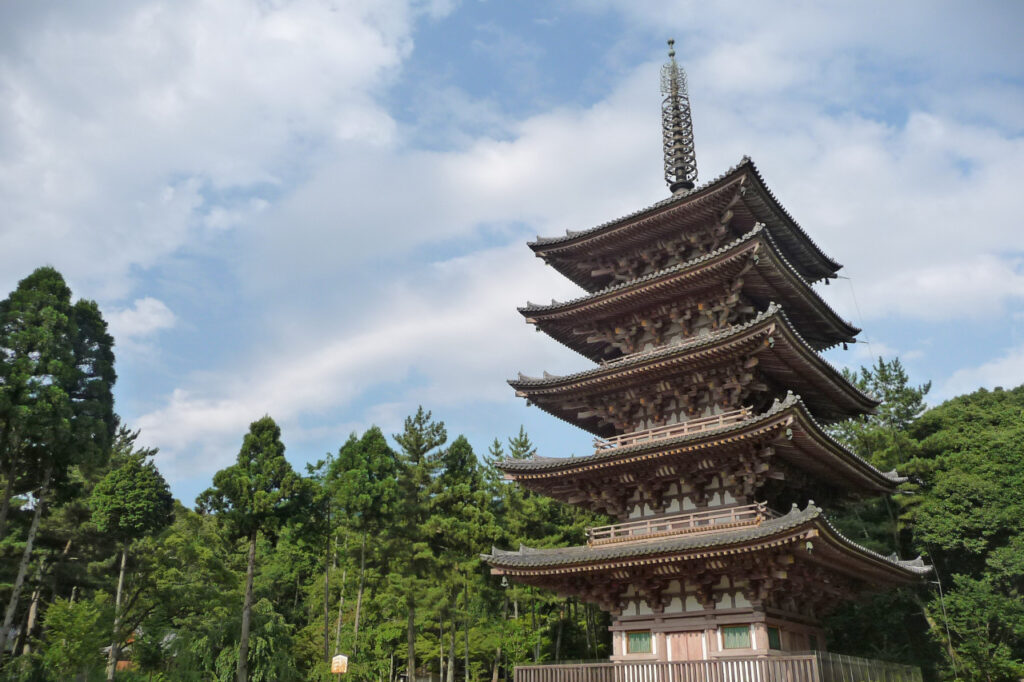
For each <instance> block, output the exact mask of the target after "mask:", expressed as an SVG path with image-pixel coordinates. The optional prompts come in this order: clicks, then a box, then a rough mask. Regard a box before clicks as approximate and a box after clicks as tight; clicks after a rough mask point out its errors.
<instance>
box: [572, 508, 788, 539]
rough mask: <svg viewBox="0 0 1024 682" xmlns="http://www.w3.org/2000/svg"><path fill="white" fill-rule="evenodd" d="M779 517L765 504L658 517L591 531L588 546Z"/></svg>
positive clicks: (708, 529)
mask: <svg viewBox="0 0 1024 682" xmlns="http://www.w3.org/2000/svg"><path fill="white" fill-rule="evenodd" d="M775 516H777V514H776V513H775V512H773V511H771V510H770V509H768V507H767V506H766V504H765V503H764V502H755V503H754V504H744V505H737V506H734V507H723V508H715V509H706V510H702V511H698V512H687V513H683V514H672V515H669V516H657V517H654V518H649V519H637V520H636V521H626V522H624V523H615V524H612V525H610V526H595V527H594V528H588V529H587V543H588V544H590V545H604V544H608V543H609V542H625V541H628V540H639V539H647V538H654V537H662V536H665V535H679V534H684V533H685V534H694V533H709V532H718V531H722V530H726V529H728V528H738V527H740V526H756V525H759V524H760V523H761V522H762V521H764V520H765V519H769V518H774V517H775Z"/></svg>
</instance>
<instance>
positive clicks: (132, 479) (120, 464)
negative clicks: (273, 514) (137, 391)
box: [90, 428, 174, 680]
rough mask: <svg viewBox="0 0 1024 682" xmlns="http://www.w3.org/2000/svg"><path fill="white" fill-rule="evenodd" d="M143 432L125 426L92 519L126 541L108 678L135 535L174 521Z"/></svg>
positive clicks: (170, 502)
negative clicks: (140, 441)
mask: <svg viewBox="0 0 1024 682" xmlns="http://www.w3.org/2000/svg"><path fill="white" fill-rule="evenodd" d="M138 435H139V433H138V431H135V432H131V431H128V430H127V429H124V428H122V429H121V431H119V433H118V440H117V443H116V446H115V451H116V453H117V454H116V458H117V459H116V460H115V468H113V469H112V470H111V471H110V472H109V473H108V474H107V475H106V476H105V477H104V478H103V479H102V480H100V482H99V483H98V484H97V485H96V487H95V488H94V489H93V492H92V498H91V500H90V506H91V507H92V518H93V523H95V524H96V527H97V528H98V529H99V531H100V532H101V533H107V534H109V535H110V536H112V537H114V538H116V539H117V541H118V542H119V543H120V545H121V566H120V569H119V571H118V578H117V592H116V597H115V599H114V626H113V636H112V640H111V645H110V655H109V656H108V658H107V679H108V680H113V679H114V670H115V667H116V665H117V656H118V651H119V650H120V643H121V641H122V639H123V638H124V633H122V632H121V631H120V630H121V615H122V613H121V598H122V593H123V590H124V576H125V566H126V565H127V562H128V551H129V549H130V547H131V543H132V541H133V540H135V539H137V538H140V537H142V536H144V535H148V534H150V533H153V532H155V531H157V530H160V529H162V528H164V527H166V526H167V525H168V524H170V522H171V520H172V518H173V516H172V514H173V512H174V500H173V498H172V497H171V491H170V489H169V488H168V486H167V481H165V480H164V477H163V476H161V475H160V472H159V471H158V470H157V468H156V465H155V464H154V463H153V461H152V459H150V458H151V457H153V455H155V454H156V450H154V449H136V448H135V439H136V438H137V437H138Z"/></svg>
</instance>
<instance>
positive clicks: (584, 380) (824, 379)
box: [508, 303, 878, 435]
mask: <svg viewBox="0 0 1024 682" xmlns="http://www.w3.org/2000/svg"><path fill="white" fill-rule="evenodd" d="M743 354H749V355H754V354H756V355H757V356H758V358H759V364H760V366H761V368H762V369H764V371H765V372H766V373H767V374H768V375H770V376H775V377H776V378H777V379H778V380H779V381H780V383H781V384H782V385H783V386H784V387H786V388H788V389H791V390H793V391H795V392H798V393H800V394H801V395H802V396H803V399H804V401H805V402H806V403H807V405H808V407H810V409H811V411H812V412H813V413H814V415H815V416H816V417H817V418H818V419H822V420H825V421H837V420H839V419H846V418H848V417H852V416H856V415H860V414H864V413H868V412H871V411H872V410H874V408H875V407H876V406H877V405H878V401H877V400H875V399H874V398H872V397H871V396H868V395H866V394H865V393H862V392H861V391H860V390H859V389H857V388H856V387H855V386H853V385H852V384H850V382H849V381H847V380H846V379H845V378H844V377H843V375H842V374H841V373H840V372H839V371H837V370H836V369H835V367H833V366H832V365H831V364H830V363H829V362H828V361H827V360H825V359H824V358H823V357H821V355H819V354H818V353H817V352H816V351H815V350H814V348H813V347H811V346H810V344H808V343H807V342H806V341H805V340H804V339H803V338H802V337H801V336H800V334H799V333H798V332H797V331H796V330H795V329H794V328H793V325H792V324H790V322H789V320H788V319H787V317H786V315H785V313H784V312H783V310H782V307H781V306H779V305H777V304H775V303H772V304H770V305H769V306H768V309H767V310H765V311H764V312H762V313H761V314H759V315H757V316H756V317H755V318H753V319H752V320H750V321H749V322H747V323H745V324H742V325H735V326H732V327H728V328H726V329H722V330H719V331H716V332H711V333H709V334H706V335H704V336H698V337H691V338H689V339H686V340H684V341H681V342H679V343H673V344H668V345H665V346H660V347H658V348H656V349H654V350H649V351H642V352H639V353H632V354H630V355H626V356H623V357H621V358H617V359H615V360H612V361H610V362H606V363H603V364H601V365H599V366H597V367H594V368H591V369H588V370H585V371H582V372H576V373H574V374H569V375H565V376H556V375H552V374H548V373H547V372H545V373H544V376H543V377H529V376H526V375H524V374H522V373H520V375H519V378H518V379H512V380H510V381H509V382H508V383H509V385H510V386H512V387H513V388H514V389H516V393H517V395H520V396H521V397H526V398H529V399H530V400H532V401H533V402H534V403H536V404H537V405H538V406H540V407H541V409H543V410H545V411H546V412H549V413H551V414H553V415H555V416H556V417H559V418H560V419H563V420H565V421H567V422H569V423H571V424H576V425H577V426H579V427H581V428H583V429H586V430H588V431H591V432H592V433H597V434H598V435H603V434H600V433H598V429H599V427H598V426H597V425H596V424H594V423H590V422H588V421H587V420H585V419H578V418H577V417H576V414H575V412H576V410H575V409H567V408H565V407H563V406H562V404H561V403H564V402H565V398H567V397H569V396H572V395H579V394H584V395H586V394H592V393H609V392H612V391H615V390H620V389H622V388H627V387H630V386H635V385H638V384H645V383H650V382H651V381H655V380H659V379H663V378H665V377H666V376H672V375H679V374H681V373H685V372H688V371H697V370H698V369H699V368H700V367H705V366H709V367H710V366H715V365H717V364H720V363H721V362H722V361H724V360H728V359H730V358H735V357H737V356H740V355H743ZM552 399H553V400H552Z"/></svg>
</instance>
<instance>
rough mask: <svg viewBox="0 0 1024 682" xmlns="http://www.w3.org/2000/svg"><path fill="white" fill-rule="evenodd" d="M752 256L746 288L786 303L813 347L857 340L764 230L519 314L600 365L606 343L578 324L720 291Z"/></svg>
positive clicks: (531, 306)
mask: <svg viewBox="0 0 1024 682" xmlns="http://www.w3.org/2000/svg"><path fill="white" fill-rule="evenodd" d="M762 255H766V256H767V257H762ZM751 258H756V259H757V263H756V264H755V266H754V270H753V272H754V273H755V274H756V276H757V280H756V281H754V280H752V279H751V276H750V275H745V276H744V289H747V290H752V291H756V292H757V296H756V298H758V299H762V300H776V301H780V302H781V303H782V304H783V305H784V307H785V308H786V310H787V312H788V314H789V316H790V318H791V319H792V320H793V321H794V323H795V324H797V326H798V327H799V329H800V332H801V334H802V335H803V336H804V338H806V339H807V340H808V341H809V343H810V344H811V345H812V347H813V348H815V349H816V350H822V349H825V348H828V347H831V346H834V345H836V344H839V343H843V342H851V343H852V342H854V340H855V338H856V336H857V334H859V333H860V329H859V328H857V327H855V326H854V325H852V324H850V323H849V322H847V321H846V320H844V319H843V318H841V317H840V316H839V315H838V314H837V313H836V312H835V310H833V309H832V307H831V306H830V305H829V304H828V303H826V302H825V300H824V299H822V298H821V296H819V295H818V293H817V292H816V291H815V290H814V289H813V288H812V287H811V285H810V284H809V283H808V282H807V281H806V280H805V279H804V278H803V277H802V276H801V275H800V273H799V272H797V270H796V269H795V268H794V267H793V266H792V264H791V263H790V262H789V261H788V260H787V259H786V257H785V256H784V255H783V254H782V253H781V251H780V250H779V248H778V247H777V245H776V244H775V241H774V240H773V239H772V237H771V235H770V233H768V232H767V231H765V230H764V229H763V228H762V227H761V226H757V227H755V228H754V229H752V230H750V231H749V232H747V233H746V234H745V235H743V236H742V237H740V238H739V239H736V240H735V241H733V242H730V243H729V244H727V245H725V246H723V247H722V248H720V249H717V250H716V251H714V252H712V253H710V254H707V255H705V256H702V257H700V258H696V259H693V260H690V261H687V262H686V263H680V264H679V265H675V266H672V267H669V268H665V269H663V270H659V271H657V272H653V273H651V274H649V275H645V276H644V277H640V278H637V279H635V280H633V281H630V282H624V283H622V284H617V285H614V286H610V287H606V288H605V289H602V290H601V291H598V292H595V293H592V294H589V295H587V296H581V297H579V298H576V299H573V300H571V301H566V302H563V303H559V302H552V303H551V304H550V305H536V304H529V305H527V306H524V307H522V308H519V312H520V314H522V315H523V316H524V317H525V318H526V320H527V321H528V322H531V323H533V324H535V325H536V326H537V328H538V329H540V330H541V331H543V332H545V333H546V334H548V335H549V336H551V337H552V338H553V339H555V340H556V341H558V342H560V343H562V344H564V345H565V346H567V347H569V348H571V349H573V350H575V351H577V352H579V353H581V354H582V355H585V356H586V357H588V358H590V359H591V360H594V361H595V362H598V361H600V360H601V359H602V358H604V357H606V354H605V351H606V348H607V346H606V344H604V343H590V342H588V341H587V340H586V337H585V336H584V335H580V334H576V333H575V332H574V331H573V327H574V326H576V325H579V324H581V323H585V322H590V321H593V320H600V319H603V318H605V317H611V316H615V315H622V314H625V313H628V312H630V311H631V310H635V309H636V308H637V307H638V306H640V305H643V306H644V307H653V306H655V305H658V304H664V303H668V302H670V301H672V300H677V299H679V298H682V297H685V296H692V295H694V294H699V293H700V292H702V291H708V290H711V289H714V288H716V287H719V286H720V285H721V283H722V282H723V281H726V280H729V279H731V278H733V277H735V276H737V275H738V274H739V273H740V272H742V270H743V268H744V267H745V265H746V264H747V263H748V262H749V259H751Z"/></svg>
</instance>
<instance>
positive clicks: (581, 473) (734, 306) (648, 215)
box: [484, 52, 928, 661]
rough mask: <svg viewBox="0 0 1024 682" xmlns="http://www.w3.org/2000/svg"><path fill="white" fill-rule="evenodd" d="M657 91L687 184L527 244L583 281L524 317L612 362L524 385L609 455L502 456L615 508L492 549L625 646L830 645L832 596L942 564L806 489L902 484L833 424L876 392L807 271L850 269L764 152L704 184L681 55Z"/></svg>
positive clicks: (651, 654)
mask: <svg viewBox="0 0 1024 682" xmlns="http://www.w3.org/2000/svg"><path fill="white" fill-rule="evenodd" d="M662 87H663V92H664V93H665V95H666V97H665V106H664V112H665V117H664V120H665V150H666V163H665V167H666V179H667V180H668V181H669V184H670V188H672V190H673V194H672V196H670V197H669V198H668V199H665V200H664V201H661V202H659V203H657V204H655V205H653V206H650V207H648V208H645V209H643V210H641V211H638V212H636V213H633V214H632V215H629V216H626V217H624V218H621V219H618V220H614V221H612V222H608V223H605V224H603V225H599V226H597V227H594V228H592V229H589V230H586V231H582V232H569V233H567V234H566V235H565V236H563V237H556V238H545V239H542V238H538V239H537V241H535V242H533V243H531V244H530V248H532V249H533V251H534V252H535V253H536V255H537V256H539V257H540V258H542V259H543V260H544V261H545V263H547V264H548V265H550V266H551V267H553V268H555V269H556V270H558V271H559V272H560V273H562V274H563V275H565V276H566V277H568V278H569V279H571V280H572V281H573V282H575V283H577V284H578V285H580V286H581V287H582V288H583V289H584V290H585V291H586V294H585V295H583V296H581V297H580V298H577V299H575V300H572V301H567V302H564V303H560V302H552V303H551V304H550V305H534V304H528V305H527V306H526V307H524V308H521V309H520V312H521V313H522V314H523V315H524V317H525V318H526V321H527V322H528V323H530V324H532V325H534V326H535V327H536V328H537V329H538V330H540V331H543V332H544V333H546V334H548V335H549V336H551V337H552V338H554V339H555V340H557V341H559V342H561V343H563V344H565V345H566V346H568V347H569V348H572V349H573V350H575V351H577V352H579V353H580V354H582V355H584V356H586V357H587V358H588V359H590V360H592V361H594V362H595V363H596V365H595V366H593V367H592V368H590V369H587V370H585V371H581V372H578V373H575V374H571V375H567V376H552V375H549V374H547V373H545V374H544V376H542V377H528V376H524V375H520V376H519V377H518V378H517V379H515V380H513V381H510V382H509V383H510V384H511V385H512V387H513V388H514V389H515V391H516V394H517V395H519V396H521V397H523V398H526V399H527V401H528V402H529V403H530V404H533V405H536V406H538V407H540V408H541V409H543V410H545V411H547V412H549V413H551V414H552V415H554V416H556V417H558V418H560V419H562V420H564V421H567V422H569V423H570V424H574V425H576V426H578V427H580V428H583V429H585V430H587V431H589V432H591V433H593V434H594V436H595V441H594V443H595V445H594V452H593V453H592V454H590V455H587V456H583V457H572V458H541V457H537V458H533V459H527V460H506V461H503V462H501V463H499V466H500V468H501V469H502V470H503V471H504V472H505V475H506V477H507V478H509V479H512V480H514V481H517V482H518V483H519V484H520V485H523V486H526V487H527V488H529V489H530V490H533V491H536V492H537V493H540V494H543V495H547V496H550V497H553V498H555V499H558V500H561V501H564V502H566V503H568V504H577V505H582V506H584V507H586V508H589V509H591V510H594V511H597V512H601V513H604V514H607V515H610V516H612V517H614V518H616V519H617V520H618V521H619V523H617V524H615V525H611V526H604V527H600V528H592V529H590V530H589V541H588V542H587V544H586V545H585V546H580V547H567V548H561V549H531V548H529V547H520V548H519V549H518V550H516V551H504V550H500V549H494V550H493V551H492V553H491V554H489V555H485V557H484V558H485V559H486V560H487V562H489V564H490V565H491V570H492V572H494V573H497V574H503V575H507V576H508V577H509V578H511V579H513V580H517V581H519V582H523V583H526V584H530V585H535V586H539V587H544V588H548V589H552V590H556V591H557V592H558V593H560V594H562V595H565V596H569V595H573V596H576V597H578V598H580V599H583V600H587V601H590V602H593V603H596V604H599V605H600V606H601V607H602V608H603V609H606V610H607V611H609V612H610V613H611V614H612V616H613V624H612V626H611V630H612V633H613V655H612V660H613V661H694V660H709V659H723V658H729V657H751V656H753V657H771V656H779V655H783V652H798V651H807V650H822V649H824V648H825V647H826V642H825V640H824V636H823V632H822V630H821V625H820V623H821V617H822V616H823V614H826V613H827V612H828V610H829V609H830V608H832V607H834V606H835V605H837V604H838V603H840V602H841V601H843V600H848V599H852V598H854V597H855V596H856V595H857V594H858V593H859V592H861V591H864V590H873V589H881V588H886V587H891V586H897V585H904V584H912V583H914V582H916V581H917V580H919V579H920V576H921V575H922V574H924V573H925V572H927V570H928V568H927V567H925V566H924V565H923V563H922V562H921V561H920V560H919V559H918V560H914V561H900V560H898V559H897V558H895V557H884V556H880V555H878V554H876V553H874V552H872V551H870V550H868V549H866V548H864V547H861V546H859V545H857V544H856V543H854V542H852V541H851V540H849V539H847V538H845V537H843V535H842V534H840V533H839V532H838V531H837V530H836V529H835V528H834V527H833V526H832V525H830V524H829V521H828V519H827V518H826V516H825V515H824V513H823V511H822V509H821V508H820V507H819V506H817V504H815V502H813V501H812V497H813V498H814V499H816V500H818V502H820V503H822V504H824V505H826V506H827V505H829V504H832V503H833V502H835V501H839V500H842V499H847V498H851V497H863V496H872V495H888V494H891V493H892V492H893V491H894V490H895V489H896V487H897V486H898V484H899V483H901V482H902V481H903V479H901V478H900V477H899V476H898V475H897V474H896V473H895V472H889V473H884V472H881V471H879V470H877V469H875V468H874V467H872V466H871V465H870V464H868V463H867V462H865V461H864V460H863V459H861V458H860V457H858V456H857V455H856V454H854V453H853V452H851V451H849V450H848V449H846V448H845V447H844V446H843V445H842V444H840V443H839V442H837V441H835V440H834V439H833V438H832V437H831V436H830V435H829V434H828V432H827V430H826V429H825V428H824V427H825V426H827V425H828V424H831V423H834V422H836V421H839V420H842V419H846V418H849V417H853V416H856V415H861V414H864V413H868V412H870V411H871V410H872V409H873V408H874V407H875V406H876V401H875V400H874V399H873V398H872V397H871V396H868V395H865V394H863V393H861V392H860V391H859V390H858V389H857V388H855V387H854V386H852V385H851V384H850V383H849V382H847V381H846V380H845V379H844V378H843V376H842V374H841V373H839V372H837V371H836V370H835V368H833V367H832V366H831V365H830V364H829V363H828V362H827V361H826V360H824V359H823V358H822V356H821V355H820V354H819V353H820V351H822V350H825V349H827V348H830V347H833V346H836V345H839V344H844V345H845V344H847V343H850V342H853V341H854V338H855V336H856V335H857V334H858V332H859V331H860V330H859V329H857V328H856V327H854V326H853V325H851V324H850V323H849V322H846V321H845V320H843V319H842V318H841V317H840V316H839V315H837V314H836V313H835V311H833V310H832V309H831V308H830V307H829V305H828V304H827V303H826V302H825V301H824V300H823V299H822V298H821V297H820V296H819V295H818V294H817V293H816V292H815V290H814V289H813V288H812V284H814V283H816V282H820V281H825V283H827V281H828V280H829V279H831V278H834V277H835V276H836V273H837V272H838V270H839V269H840V268H841V266H840V265H839V264H838V263H837V262H836V261H834V260H832V259H831V258H829V257H828V256H826V255H825V254H824V253H823V252H822V251H821V250H820V249H819V248H818V247H817V246H816V245H815V244H814V242H813V241H812V240H811V239H810V237H808V235H807V234H806V233H805V232H804V230H803V229H801V227H800V226H799V225H798V224H797V223H796V221H794V220H793V218H792V217H791V216H790V215H789V214H788V213H787V212H786V210H785V209H784V208H783V207H782V206H781V205H780V204H779V202H778V201H777V200H776V199H775V197H774V196H773V195H772V193H771V192H770V191H769V190H768V188H767V186H766V185H765V183H764V181H763V179H762V178H761V176H760V174H759V173H758V171H757V169H756V168H755V166H754V164H753V162H752V161H751V160H750V159H747V158H744V159H743V160H742V161H741V162H740V163H739V164H738V165H737V166H735V167H734V168H732V169H731V170H729V171H728V172H726V173H725V174H724V175H722V176H720V177H719V178H717V179H715V180H713V181H711V182H709V183H707V184H704V185H702V186H699V187H695V186H694V180H696V163H695V160H694V156H693V144H692V129H691V128H690V127H689V120H690V118H689V101H688V98H687V96H686V82H685V76H684V75H682V69H680V68H679V67H678V65H677V64H676V62H675V59H674V56H673V54H672V53H671V52H670V61H669V63H668V64H667V65H666V67H665V69H664V70H663V74H662Z"/></svg>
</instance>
